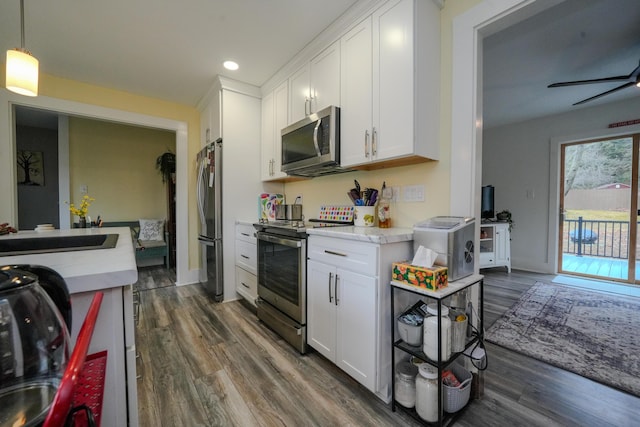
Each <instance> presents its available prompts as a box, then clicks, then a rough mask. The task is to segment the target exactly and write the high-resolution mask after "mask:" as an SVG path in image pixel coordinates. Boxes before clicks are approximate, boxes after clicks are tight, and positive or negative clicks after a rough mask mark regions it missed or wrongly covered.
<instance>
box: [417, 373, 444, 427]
mask: <svg viewBox="0 0 640 427" xmlns="http://www.w3.org/2000/svg"><path fill="white" fill-rule="evenodd" d="M418 370H419V372H420V373H419V374H418V376H417V377H416V412H417V413H418V415H419V416H420V418H422V419H423V420H425V421H428V422H430V423H435V422H436V421H438V389H439V388H440V386H439V384H438V370H437V369H436V368H434V367H433V366H431V365H429V364H428V363H423V364H421V365H420V367H419V368H418Z"/></svg>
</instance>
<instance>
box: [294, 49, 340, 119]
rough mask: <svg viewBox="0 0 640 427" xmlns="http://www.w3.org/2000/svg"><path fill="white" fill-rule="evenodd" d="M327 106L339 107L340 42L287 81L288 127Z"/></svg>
mask: <svg viewBox="0 0 640 427" xmlns="http://www.w3.org/2000/svg"><path fill="white" fill-rule="evenodd" d="M330 105H337V106H339V105H340V42H339V41H337V42H335V43H333V44H332V45H331V46H329V47H328V48H326V49H325V50H323V51H322V52H321V53H320V54H318V55H316V56H315V57H314V58H313V59H312V60H311V61H310V62H309V63H306V64H304V65H303V66H302V67H300V68H299V69H298V70H297V71H295V72H294V73H293V74H292V75H291V76H290V77H289V124H291V123H295V122H297V121H298V120H301V119H303V118H305V117H306V116H308V115H309V114H312V113H315V112H318V111H320V110H322V109H323V108H325V107H328V106H330Z"/></svg>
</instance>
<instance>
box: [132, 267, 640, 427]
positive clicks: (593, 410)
mask: <svg viewBox="0 0 640 427" xmlns="http://www.w3.org/2000/svg"><path fill="white" fill-rule="evenodd" d="M482 273H483V274H484V275H485V323H486V325H485V326H486V327H488V326H489V325H491V324H492V323H493V322H494V321H495V320H496V319H498V318H499V317H500V316H501V314H502V313H503V312H504V311H505V310H507V309H508V308H509V307H510V306H511V305H512V304H513V303H514V302H515V301H516V300H517V299H518V297H519V296H520V294H521V293H522V292H524V291H525V290H527V289H528V288H529V287H530V286H531V285H533V284H534V283H535V282H536V281H545V282H547V283H550V282H551V280H552V279H553V277H554V276H552V275H539V274H532V273H526V272H521V271H515V270H514V271H512V273H511V274H507V273H506V272H505V271H504V269H493V270H483V272H482ZM174 280H175V274H174V273H173V271H171V270H166V269H164V268H162V267H152V268H144V269H141V270H140V272H139V282H138V283H137V284H136V288H137V289H139V290H140V294H141V304H142V307H141V311H140V313H141V315H140V319H139V324H138V327H137V344H136V345H137V349H138V351H139V352H140V354H141V362H139V364H138V373H139V374H140V375H141V379H139V383H138V402H139V419H140V425H141V426H143V427H145V426H399V425H403V426H404V425H406V426H414V425H420V424H418V423H416V422H415V420H413V419H411V418H410V417H408V416H407V415H406V414H404V413H402V412H400V411H398V412H395V413H394V412H392V411H391V408H390V405H386V404H384V403H383V402H382V401H380V400H379V399H378V398H376V397H375V396H374V395H373V394H372V393H370V392H369V391H368V390H366V389H365V388H364V387H362V386H360V385H359V384H358V383H357V382H355V381H354V380H352V379H351V378H350V377H349V376H348V375H346V374H344V373H343V372H342V371H340V370H339V369H337V368H336V367H335V366H334V365H333V364H332V363H330V362H328V361H327V360H326V359H324V358H323V357H321V356H320V355H318V354H317V353H316V352H314V351H311V352H310V353H309V354H307V355H305V356H301V355H299V354H298V353H297V352H296V351H295V350H294V349H293V348H291V347H290V346H289V345H288V344H287V343H285V342H284V341H283V340H282V339H280V338H279V337H278V336H277V335H276V334H275V333H273V332H272V331H270V330H269V329H267V328H266V327H265V326H264V325H262V324H261V323H260V322H259V321H258V320H257V318H256V316H255V314H254V312H253V310H252V309H251V308H250V306H249V305H248V304H246V303H244V302H241V301H234V302H230V303H224V304H216V303H213V302H211V301H210V300H209V299H208V297H207V296H206V294H205V293H204V292H203V289H202V288H201V287H200V286H199V285H188V286H182V287H175V286H173V285H172V283H173V281H174ZM486 348H487V354H488V362H489V366H488V369H487V370H486V371H485V372H484V377H483V378H484V396H483V398H482V399H480V400H474V401H473V402H472V403H471V404H470V405H469V407H468V408H467V409H466V410H465V411H464V412H463V413H462V415H461V416H460V417H459V418H458V421H457V422H456V425H459V426H491V427H494V426H635V425H638V423H639V421H638V420H639V418H640V398H638V397H635V396H631V395H629V394H626V393H623V392H621V391H618V390H615V389H612V388H609V387H607V386H604V385H601V384H599V383H596V382H593V381H591V380H588V379H586V378H583V377H580V376H578V375H575V374H573V373H570V372H567V371H564V370H561V369H558V368H555V367H553V366H550V365H547V364H545V363H542V362H539V361H537V360H535V359H531V358H529V357H526V356H523V355H520V354H518V353H515V352H513V351H509V350H506V349H504V348H501V347H498V346H495V345H492V344H490V343H487V344H486Z"/></svg>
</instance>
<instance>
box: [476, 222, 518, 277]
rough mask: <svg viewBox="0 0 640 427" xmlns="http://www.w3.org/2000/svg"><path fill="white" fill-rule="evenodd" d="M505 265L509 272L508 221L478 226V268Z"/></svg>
mask: <svg viewBox="0 0 640 427" xmlns="http://www.w3.org/2000/svg"><path fill="white" fill-rule="evenodd" d="M490 267H507V271H508V272H509V273H511V233H510V231H509V223H507V222H496V223H492V224H482V225H481V226H480V268H490Z"/></svg>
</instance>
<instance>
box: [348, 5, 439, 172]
mask: <svg viewBox="0 0 640 427" xmlns="http://www.w3.org/2000/svg"><path fill="white" fill-rule="evenodd" d="M439 16H440V11H439V9H438V7H437V6H436V5H435V4H434V3H433V2H429V1H421V0H392V1H390V2H388V3H385V4H384V5H383V6H382V7H380V8H379V9H377V10H376V11H374V12H373V14H372V15H371V16H369V17H367V18H366V19H365V20H364V21H362V22H360V23H359V24H357V25H356V26H354V27H353V28H352V29H351V30H350V31H349V32H347V33H346V34H345V35H344V36H343V37H342V38H341V97H340V101H341V105H342V111H341V126H342V128H341V132H342V134H341V164H342V165H343V166H361V167H363V168H376V167H382V166H385V165H386V164H388V163H389V162H393V164H394V165H401V164H411V163H416V162H421V161H426V160H427V159H431V160H437V159H438V157H439V140H438V129H439V128H438V123H439V122H438V117H439V116H438V106H439V102H440V101H439V86H440V59H439V58H440V43H439V39H440V27H439Z"/></svg>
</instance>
